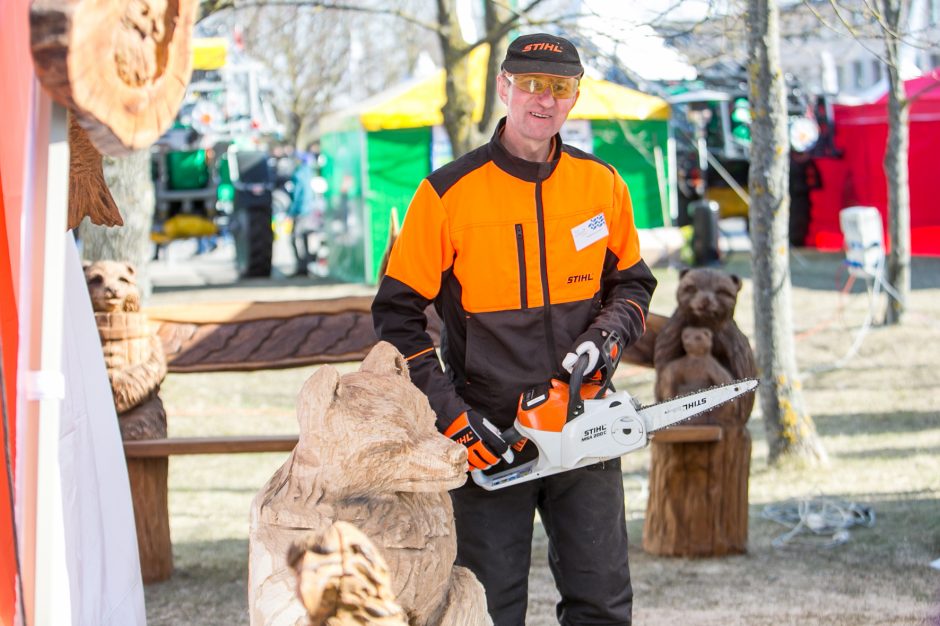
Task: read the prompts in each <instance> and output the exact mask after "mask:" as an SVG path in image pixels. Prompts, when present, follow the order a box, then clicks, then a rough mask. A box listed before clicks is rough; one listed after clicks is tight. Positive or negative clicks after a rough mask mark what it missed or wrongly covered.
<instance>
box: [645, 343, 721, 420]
mask: <svg viewBox="0 0 940 626" xmlns="http://www.w3.org/2000/svg"><path fill="white" fill-rule="evenodd" d="M682 347H683V348H684V349H685V356H682V357H679V358H678V359H676V360H675V361H671V362H669V363H667V364H666V366H665V367H663V368H662V370H661V371H660V372H659V376H658V377H657V378H656V399H657V400H665V399H668V398H674V397H676V396H681V395H682V394H686V393H690V392H693V391H698V390H699V389H707V388H709V387H711V386H713V385H724V384H726V383H730V382H731V381H732V380H733V378H732V377H731V373H730V372H729V371H728V370H727V369H725V368H724V367H723V366H722V365H721V363H719V362H718V360H717V359H716V358H715V357H713V356H712V331H710V330H709V329H707V328H701V327H699V326H686V327H685V328H683V329H682ZM728 414H732V415H733V414H734V404H733V403H729V404H725V405H723V406H720V407H718V408H716V409H712V410H711V411H708V412H707V413H704V414H703V415H699V416H696V417H694V418H692V419H691V420H689V422H690V423H698V424H723V422H724V421H725V419H724V418H725V415H728Z"/></svg>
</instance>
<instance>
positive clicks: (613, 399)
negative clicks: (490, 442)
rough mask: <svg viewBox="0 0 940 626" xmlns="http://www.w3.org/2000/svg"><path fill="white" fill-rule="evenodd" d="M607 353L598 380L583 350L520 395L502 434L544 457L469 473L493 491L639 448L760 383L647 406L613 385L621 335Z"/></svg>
mask: <svg viewBox="0 0 940 626" xmlns="http://www.w3.org/2000/svg"><path fill="white" fill-rule="evenodd" d="M601 355H602V358H603V360H604V367H602V368H601V370H600V371H603V372H605V374H604V375H603V376H600V377H599V378H598V379H591V380H587V381H585V380H584V373H585V370H586V368H587V365H588V355H587V354H582V355H581V356H579V357H578V360H577V361H576V362H575V364H574V367H573V368H572V371H571V378H570V380H569V382H568V383H567V384H566V383H565V382H563V381H560V380H557V379H552V380H551V381H550V382H549V383H548V384H547V385H542V386H539V387H534V388H532V389H529V390H528V391H526V392H525V393H523V394H522V396H521V397H520V398H519V409H518V411H517V413H516V421H515V423H514V425H513V426H511V427H510V428H508V429H507V430H505V431H503V433H502V436H503V439H504V440H505V441H506V442H507V443H509V444H510V445H511V446H512V447H513V449H514V450H516V451H521V450H522V449H523V448H524V446H525V445H527V442H531V443H532V444H533V445H535V447H536V448H537V451H538V456H537V457H535V458H534V459H532V460H530V461H527V462H525V463H521V464H520V465H517V466H513V467H510V468H508V469H504V470H502V471H498V470H497V471H495V472H494V473H490V472H492V470H474V471H473V472H471V476H472V477H473V480H474V482H475V483H476V484H478V485H480V486H481V487H483V488H484V489H487V490H490V491H492V490H494V489H502V488H504V487H509V486H512V485H517V484H519V483H524V482H528V481H530V480H535V479H537V478H542V477H543V476H550V475H552V474H558V473H560V472H566V471H568V470H573V469H576V468H579V467H584V466H587V465H593V464H595V463H600V462H601V461H609V460H611V459H615V458H617V457H620V456H622V455H624V454H627V453H629V452H636V451H637V450H641V449H643V448H645V447H646V446H647V445H648V444H649V442H650V440H651V439H652V438H653V437H654V436H655V435H656V433H657V432H658V431H660V430H662V429H664V428H668V427H670V426H674V425H675V424H678V423H680V422H683V421H685V420H687V419H689V418H691V417H695V416H696V415H698V414H700V413H704V412H706V411H710V410H712V409H714V408H715V407H717V406H719V405H721V404H724V403H725V402H728V401H730V400H734V399H735V398H737V397H739V396H741V395H743V394H745V393H748V392H750V391H753V390H754V389H755V388H756V387H757V382H758V381H757V380H756V379H754V378H747V379H743V380H737V381H734V382H731V383H728V384H725V385H719V386H716V387H711V388H710V389H704V390H702V391H697V392H694V393H690V394H688V395H684V396H680V397H677V398H673V399H671V400H666V401H664V402H659V403H657V404H652V405H649V406H641V405H640V403H639V402H638V401H637V400H636V399H635V398H634V397H633V396H631V395H630V394H629V393H627V392H626V391H614V390H613V386H612V385H611V378H612V377H613V371H614V369H615V368H616V365H617V363H618V362H619V360H620V351H619V350H618V345H617V336H616V334H611V336H610V337H608V339H607V341H606V342H605V345H604V348H603V349H602V350H601ZM582 383H583V384H582ZM497 467H498V466H497Z"/></svg>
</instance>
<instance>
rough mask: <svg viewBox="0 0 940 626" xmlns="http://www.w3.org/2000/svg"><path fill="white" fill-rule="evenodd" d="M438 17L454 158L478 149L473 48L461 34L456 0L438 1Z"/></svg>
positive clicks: (446, 112) (446, 121) (447, 123)
mask: <svg viewBox="0 0 940 626" xmlns="http://www.w3.org/2000/svg"><path fill="white" fill-rule="evenodd" d="M437 15H438V20H439V22H440V24H441V30H440V32H439V34H438V39H439V40H440V42H441V52H442V53H443V56H444V72H445V79H444V89H445V92H446V94H447V101H446V102H445V103H444V107H443V109H442V110H441V112H442V113H443V114H444V128H445V129H446V130H447V136H448V137H449V138H450V145H451V149H452V150H453V154H454V158H455V159H456V158H457V157H459V156H461V155H463V154H466V153H467V152H469V151H470V150H472V149H473V148H475V147H476V145H477V143H478V142H477V138H476V136H475V134H474V132H473V97H472V96H471V95H470V85H469V82H470V81H469V77H470V57H469V46H468V45H467V42H465V41H464V39H463V35H461V33H460V24H459V23H458V20H457V2H456V0H438V1H437Z"/></svg>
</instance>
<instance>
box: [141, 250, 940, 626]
mask: <svg viewBox="0 0 940 626" xmlns="http://www.w3.org/2000/svg"><path fill="white" fill-rule="evenodd" d="M841 259H842V257H841V256H839V255H824V254H818V253H809V252H806V253H803V252H800V253H797V254H796V255H794V258H793V263H792V281H793V320H794V330H795V333H796V349H797V359H798V363H799V367H800V368H801V370H802V371H803V372H804V375H803V377H802V383H803V393H804V399H805V401H806V405H807V408H808V410H809V412H810V414H811V415H812V417H813V419H814V421H815V424H816V427H817V429H818V431H819V434H820V436H821V438H822V441H823V444H824V446H825V448H826V450H827V452H828V454H829V457H830V463H829V465H828V466H827V467H824V468H799V467H785V468H779V469H772V468H769V467H768V465H767V445H766V441H765V437H764V424H763V421H762V420H761V417H760V403H759V402H758V403H757V405H756V407H755V412H754V415H752V417H751V420H750V422H749V423H748V426H749V429H750V431H751V435H752V437H753V441H754V449H753V454H752V458H751V476H750V492H749V502H750V524H749V542H748V553H747V554H746V555H742V556H735V557H730V558H720V559H700V560H688V559H673V558H660V557H651V556H649V555H647V554H645V553H644V552H643V551H642V548H641V537H642V529H643V517H644V515H645V506H646V493H645V490H646V479H647V475H648V469H649V453H648V451H642V452H638V453H635V454H631V455H628V456H626V457H624V485H625V488H626V492H627V500H626V507H627V512H628V520H629V521H628V524H629V532H630V537H631V554H630V559H631V569H632V576H633V586H634V591H635V601H634V622H635V623H636V624H639V625H645V624H654V625H656V624H682V625H683V626H690V625H699V624H702V625H705V624H714V625H726V624H742V625H760V624H844V625H858V624H920V623H926V622H927V620H929V619H930V618H931V616H932V617H933V619H934V620H938V619H940V618H938V617H937V615H938V613H940V609H938V599H940V596H938V592H940V570H938V569H933V568H931V567H930V563H931V562H932V561H934V560H936V559H940V502H938V499H940V390H938V386H940V376H938V373H937V372H938V369H940V355H938V348H937V346H940V259H921V258H918V259H915V260H914V265H913V276H914V289H913V290H912V293H911V298H910V301H909V303H908V306H909V313H908V315H907V317H906V318H905V324H904V325H903V326H900V327H891V328H885V327H880V326H877V325H875V326H874V327H873V328H872V329H871V330H870V332H868V334H867V335H865V337H864V340H863V341H862V343H861V347H860V349H859V350H858V351H857V354H855V355H854V356H851V357H850V358H847V359H843V357H844V356H845V355H846V354H848V353H849V351H850V348H851V347H852V344H853V342H854V340H855V339H856V337H857V335H858V333H859V330H860V328H862V326H863V323H864V321H865V318H866V315H867V313H868V307H869V298H868V295H867V293H866V291H865V289H864V286H863V285H861V284H856V285H854V286H853V288H852V289H850V290H845V289H843V286H844V285H845V282H846V275H845V271H844V269H842V266H841ZM726 269H727V270H728V271H733V272H736V273H738V274H739V275H740V276H742V278H744V289H743V290H742V292H741V294H740V296H739V299H738V309H737V313H736V315H735V318H736V320H737V322H738V324H739V326H741V328H742V330H743V331H744V332H745V334H747V335H748V336H750V337H751V338H752V343H753V327H754V324H753V307H752V297H753V294H752V290H751V287H752V283H751V281H750V268H749V265H748V259H747V257H746V256H745V255H737V256H735V257H733V258H731V259H730V260H729V262H728V265H727V267H726ZM656 273H657V277H658V278H659V279H660V287H659V289H658V290H657V293H656V295H655V298H654V301H653V306H652V310H653V311H655V312H657V313H661V314H665V315H668V314H669V313H671V312H672V310H673V308H674V304H675V287H676V284H677V280H678V276H677V273H676V272H675V271H674V270H670V269H661V270H657V272H656ZM167 296H168V294H163V298H162V299H163V301H167ZM180 297H181V298H189V297H192V294H189V293H187V294H180ZM882 308H883V300H881V301H880V302H879V309H878V312H877V314H876V316H875V317H876V320H877V319H880V318H881V309H882ZM840 361H844V362H841V363H840ZM836 364H838V366H835V365H836ZM356 367H357V365H356V364H344V365H342V366H340V369H341V370H348V369H354V368H356ZM314 369H315V368H299V369H293V370H279V371H264V372H254V373H217V374H170V375H169V376H168V377H167V379H166V381H165V383H164V385H163V389H162V391H161V396H162V398H163V401H164V403H165V405H166V408H167V413H168V415H169V428H170V434H171V436H195V435H208V434H240V433H270V434H274V433H290V432H295V431H296V420H295V417H294V407H293V403H294V397H295V395H296V393H297V391H298V390H299V388H300V386H301V384H302V383H303V381H304V380H305V379H306V378H307V377H308V376H309V375H310V373H311V372H312V371H313V370H314ZM616 382H617V383H618V384H617V387H618V388H619V389H627V390H629V391H630V392H631V393H632V394H633V395H635V396H637V397H638V398H639V399H640V400H641V401H643V402H644V403H649V402H651V401H652V399H653V393H652V386H653V373H652V372H651V371H649V370H645V369H643V368H638V367H634V366H631V365H629V364H624V365H623V366H622V367H621V368H620V370H619V372H618V377H617V381H616ZM284 458H285V455H284V454H252V455H206V456H193V457H186V456H181V457H174V458H172V459H171V461H170V479H169V480H170V494H169V495H170V503H169V504H170V516H171V532H172V537H173V546H174V559H175V571H174V574H173V576H172V578H171V579H170V580H169V581H166V582H163V583H158V584H154V585H150V586H148V587H147V591H146V594H147V596H146V600H147V617H148V622H149V624H151V626H158V625H168V624H181V625H182V624H186V625H193V626H195V625H210V624H212V625H214V624H247V623H248V619H247V599H246V585H247V574H248V573H247V551H248V544H247V536H248V507H249V503H250V501H251V499H252V497H253V496H254V494H255V492H256V491H257V490H258V489H259V488H260V487H261V485H262V484H263V483H264V482H265V481H266V480H267V479H268V477H269V476H270V475H271V474H272V473H273V471H274V470H275V469H276V468H277V467H278V466H279V465H280V464H281V463H282V462H283V460H284ZM801 499H805V500H812V501H814V502H817V501H819V500H820V499H828V500H832V501H835V502H837V503H840V504H857V505H862V506H867V507H870V508H871V509H872V510H873V511H874V513H875V524H874V526H873V527H871V528H867V527H853V528H852V529H850V537H849V539H848V541H847V542H845V543H843V544H841V545H838V546H835V547H829V548H827V547H824V546H823V543H824V542H825V540H826V539H828V537H814V536H811V535H809V534H808V533H804V534H800V535H797V536H796V537H795V538H794V540H793V542H791V543H790V544H788V545H787V546H786V547H784V548H782V549H777V548H774V547H773V545H772V541H773V540H774V539H775V538H777V537H779V536H780V535H781V534H783V533H784V532H786V531H787V527H785V526H782V525H780V524H779V523H777V522H774V521H771V520H769V519H765V518H763V517H762V511H763V510H764V508H765V507H766V506H767V505H780V504H783V503H788V502H791V501H798V500H801ZM545 553H546V541H545V536H544V533H543V532H541V528H540V527H539V528H537V532H536V537H535V540H534V546H533V567H532V572H531V576H530V590H529V591H530V610H529V619H528V622H527V623H528V624H529V625H530V626H538V625H542V624H555V623H557V622H556V621H555V618H554V611H555V609H554V604H555V602H556V600H557V594H556V592H555V589H554V586H553V584H552V581H551V575H550V573H549V571H548V566H547V563H546V556H545ZM934 623H937V622H934Z"/></svg>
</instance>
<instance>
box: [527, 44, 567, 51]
mask: <svg viewBox="0 0 940 626" xmlns="http://www.w3.org/2000/svg"><path fill="white" fill-rule="evenodd" d="M536 50H547V51H549V52H561V51H562V50H561V46H559V45H558V44H554V43H530V44H528V45H527V46H525V47H524V48H523V49H522V51H523V52H535V51H536Z"/></svg>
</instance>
